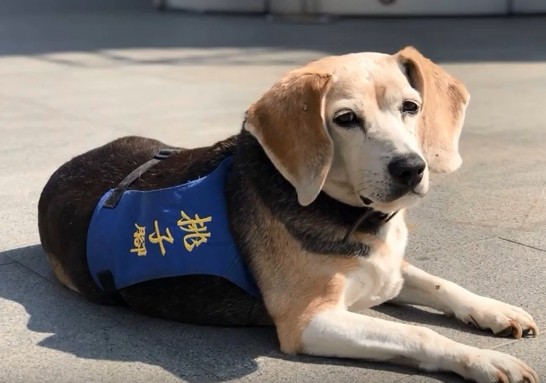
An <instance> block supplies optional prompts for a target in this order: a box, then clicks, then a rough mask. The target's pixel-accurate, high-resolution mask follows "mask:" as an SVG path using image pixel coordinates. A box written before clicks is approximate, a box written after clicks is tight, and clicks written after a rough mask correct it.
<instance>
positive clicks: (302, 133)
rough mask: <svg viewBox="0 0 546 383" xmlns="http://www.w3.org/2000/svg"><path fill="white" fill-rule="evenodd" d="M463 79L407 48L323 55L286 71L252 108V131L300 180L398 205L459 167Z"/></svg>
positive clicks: (307, 196)
mask: <svg viewBox="0 0 546 383" xmlns="http://www.w3.org/2000/svg"><path fill="white" fill-rule="evenodd" d="M468 100H469V94H468V92H467V90H466V88H465V87H464V85H463V84H462V83H461V82H459V81H458V80H457V79H455V78H453V77H452V76H450V75H449V74H448V73H446V72H445V71H444V70H443V69H441V68H440V67H439V66H438V65H436V64H434V63H433V62H431V61H430V60H428V59H426V58H425V57H423V56H422V55H421V54H420V53H419V52H418V51H417V50H415V49H414V48H411V47H408V48H405V49H403V50H402V51H400V52H398V53H396V54H395V55H385V54H379V53H356V54H349V55H344V56H334V57H326V58H324V59H321V60H318V61H315V62H312V63H310V64H308V65H307V66H305V67H303V68H301V69H298V70H295V71H292V72H289V73H288V74H287V75H286V76H285V77H284V78H282V79H281V80H280V81H279V82H278V83H277V84H275V85H274V86H273V87H272V88H271V89H270V90H269V91H268V92H267V93H265V94H264V95H263V96H262V98H261V99H260V100H258V101H257V102H256V103H254V104H253V105H252V106H251V107H250V108H249V110H248V111H247V120H246V123H245V129H246V130H248V131H249V132H250V133H251V134H252V135H254V137H256V138H257V140H258V141H259V142H260V144H261V145H262V147H263V148H264V150H265V152H266V153H267V155H268V156H269V158H270V159H271V161H272V162H273V164H274V165H275V167H276V168H277V169H278V171H279V172H280V173H281V174H282V175H283V176H284V177H285V178H286V179H287V180H288V181H289V182H290V183H291V184H292V185H293V186H294V188H295V189H296V192H297V194H298V200H299V202H300V204H301V205H304V206H305V205H308V204H310V203H312V202H313V201H314V200H315V198H316V197H317V195H318V194H319V193H320V191H321V190H323V191H324V192H325V193H327V194H328V195H330V196H331V197H333V198H335V199H337V200H339V201H342V202H345V203H347V204H350V205H354V206H362V205H363V204H364V205H370V206H372V207H374V208H376V209H378V210H382V211H385V212H391V211H395V210H399V209H401V208H405V207H408V206H410V205H412V204H414V203H415V202H416V201H417V200H418V199H419V198H420V197H422V196H424V195H425V194H426V192H427V190H428V171H429V169H430V170H432V171H436V172H451V171H454V170H456V169H457V168H458V167H459V166H460V164H461V162H462V161H461V157H460V155H459V151H458V141H459V135H460V133H461V128H462V124H463V120H464V115H465V109H466V106H467V104H468Z"/></svg>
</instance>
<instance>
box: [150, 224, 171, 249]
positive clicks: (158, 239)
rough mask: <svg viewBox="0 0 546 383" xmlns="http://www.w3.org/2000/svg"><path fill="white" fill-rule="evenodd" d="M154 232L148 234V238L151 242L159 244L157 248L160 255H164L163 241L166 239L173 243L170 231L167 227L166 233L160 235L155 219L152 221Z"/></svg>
mask: <svg viewBox="0 0 546 383" xmlns="http://www.w3.org/2000/svg"><path fill="white" fill-rule="evenodd" d="M154 228H155V230H154V232H153V233H152V234H150V235H149V236H148V239H149V240H150V242H151V243H155V244H158V245H159V249H160V250H161V255H165V253H166V252H167V251H166V250H165V245H164V244H163V241H167V242H169V243H173V242H174V239H173V236H172V235H171V231H170V230H169V228H167V229H165V233H166V235H161V232H160V230H159V223H158V222H157V219H156V220H155V221H154Z"/></svg>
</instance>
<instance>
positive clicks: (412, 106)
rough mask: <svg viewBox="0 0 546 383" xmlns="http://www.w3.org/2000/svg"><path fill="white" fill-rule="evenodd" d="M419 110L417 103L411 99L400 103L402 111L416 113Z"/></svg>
mask: <svg viewBox="0 0 546 383" xmlns="http://www.w3.org/2000/svg"><path fill="white" fill-rule="evenodd" d="M418 111H419V105H417V104H416V103H415V102H413V101H407V100H406V101H404V102H403V103H402V113H409V114H416V113H417V112H418Z"/></svg>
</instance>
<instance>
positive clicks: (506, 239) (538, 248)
mask: <svg viewBox="0 0 546 383" xmlns="http://www.w3.org/2000/svg"><path fill="white" fill-rule="evenodd" d="M498 238H499V239H502V240H503V241H506V242H512V243H515V244H516V245H520V246H525V247H528V248H530V249H534V250H538V251H543V252H546V249H541V248H540V247H535V246H531V245H526V244H525V243H521V242H518V241H514V240H513V239H508V238H503V237H498Z"/></svg>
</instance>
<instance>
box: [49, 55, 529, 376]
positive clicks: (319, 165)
mask: <svg viewBox="0 0 546 383" xmlns="http://www.w3.org/2000/svg"><path fill="white" fill-rule="evenodd" d="M469 98H470V96H469V93H468V91H467V89H466V88H465V86H464V85H463V84H462V83H461V82H460V81H459V80H457V79H456V78H454V77H452V76H451V75H449V74H448V73H446V71H445V70H444V69H442V68H441V67H440V66H438V65H437V64H435V63H433V62H432V61H430V60H429V59H427V58H425V57H424V56H423V55H422V54H421V53H420V52H419V51H418V50H416V49H415V48H413V47H406V48H404V49H403V50H401V51H399V52H397V53H396V54H393V55H388V54H381V53H354V54H347V55H341V56H332V57H325V58H323V59H319V60H317V61H314V62H311V63H309V64H308V65H306V66H304V67H302V68H299V69H295V70H293V71H290V72H288V73H287V74H286V75H285V76H284V77H282V78H281V79H280V81H279V82H277V83H276V84H274V85H273V86H272V87H271V89H269V90H268V91H267V92H266V93H265V94H264V95H263V96H262V97H261V98H260V99H259V100H258V101H257V102H255V103H254V104H252V105H251V106H250V107H249V109H248V110H247V111H246V114H245V118H244V123H243V127H242V130H241V132H240V133H239V134H237V135H235V136H233V137H230V138H227V139H226V140H224V141H221V142H218V143H216V144H215V145H213V146H209V147H201V148H195V149H182V148H175V147H171V146H168V145H165V144H163V143H161V142H159V141H156V140H152V139H148V138H142V137H124V138H120V139H117V140H115V141H113V142H110V143H108V144H106V145H104V146H102V147H99V148H96V149H94V150H91V151H89V152H87V153H84V154H82V155H80V156H77V157H75V158H73V159H72V160H70V161H69V162H67V163H66V164H64V165H63V166H61V167H60V168H59V169H58V170H57V171H56V172H55V173H54V174H53V175H52V176H51V178H50V179H49V181H48V183H47V185H46V186H45V188H44V190H43V192H42V194H41V197H40V201H39V207H38V210H39V211H38V225H39V232H40V238H41V243H42V246H43V248H44V251H45V253H46V254H47V257H48V259H49V262H50V264H51V267H52V270H53V272H54V274H55V275H56V277H57V279H58V280H59V281H60V283H61V284H63V285H64V286H66V287H68V288H70V289H72V290H74V291H76V292H78V293H80V294H81V295H83V296H84V297H85V298H87V299H88V300H90V301H93V302H97V303H100V304H124V305H128V306H130V307H131V308H133V309H134V310H136V311H138V312H140V313H143V314H146V315H151V316H155V317H160V318H165V319H170V320H177V321H181V322H186V323H194V324H203V325H218V326H239V325H258V326H259V325H271V324H273V325H274V326H275V327H276V331H277V335H278V340H279V343H280V348H281V350H282V351H283V352H286V353H304V354H311V355H316V356H325V357H342V358H357V359H365V360H374V361H383V362H392V363H403V364H406V365H411V366H414V367H416V368H418V369H421V370H425V371H451V372H454V373H456V374H458V375H460V376H461V377H463V378H466V379H470V380H474V381H477V382H479V383H486V382H530V383H536V382H538V381H539V378H538V375H537V373H536V372H535V371H534V370H533V369H532V368H531V367H529V366H528V365H526V364H525V363H524V362H522V361H520V360H518V359H516V358H514V357H512V356H510V355H507V354H504V353H501V352H498V351H493V350H486V349H480V348H476V347H471V346H467V345H464V344H461V343H457V342H455V341H453V340H450V339H448V338H446V337H444V336H441V335H439V334H438V333H436V332H434V331H432V330H430V329H427V328H425V327H422V326H414V325H408V324H403V323H395V322H391V321H387V320H383V319H377V318H372V317H369V316H366V315H363V314H361V312H362V311H363V310H365V309H367V308H370V307H374V306H377V305H380V304H382V303H384V302H395V303H403V304H416V305H423V306H428V307H431V308H434V309H436V310H439V311H441V312H443V313H445V314H446V315H452V316H455V317H456V318H457V319H459V320H461V321H463V322H464V323H466V324H468V325H471V326H473V327H476V328H479V329H489V330H491V331H492V332H493V333H494V334H497V335H501V336H512V337H515V338H521V337H522V336H526V335H528V334H530V333H532V334H534V335H535V336H536V335H537V334H538V332H539V331H538V328H537V325H536V324H535V322H534V320H533V318H532V317H531V315H529V314H528V313H527V312H525V311H524V310H522V309H521V308H518V307H514V306H511V305H508V304H505V303H502V302H500V301H497V300H494V299H490V298H487V297H483V296H479V295H476V294H474V293H472V292H470V291H468V290H466V289H464V288H463V287H460V286H458V285H456V284H454V283H452V282H449V281H447V280H444V279H441V278H440V277H437V276H433V275H430V274H428V273H426V272H425V271H423V270H420V269H418V268H417V267H415V266H413V265H411V264H410V263H408V262H407V261H406V260H404V250H405V247H406V241H407V236H408V231H407V228H406V224H405V222H404V216H405V214H404V211H405V210H406V209H408V208H410V207H412V206H414V205H415V204H416V203H417V202H418V201H419V200H421V199H422V198H423V197H424V196H425V194H426V193H427V191H428V185H429V171H434V172H443V173H449V172H453V171H455V170H456V169H457V168H458V167H459V166H460V165H461V162H462V160H461V157H460V155H459V150H458V141H459V136H460V133H461V130H462V126H463V121H464V117H465V111H466V107H467V105H468V102H469ZM220 168H222V169H224V168H225V169H227V170H225V171H223V170H222V172H223V173H221V174H220V173H218V172H220V170H218V169H220ZM218 174H220V175H218ZM214 177H220V178H222V177H223V178H222V179H223V180H222V181H221V182H220V186H219V188H217V190H219V192H218V191H214V192H213V191H210V193H209V192H208V191H206V189H202V188H201V189H196V190H197V191H196V192H195V193H194V195H193V196H192V197H188V200H191V201H195V203H197V204H200V203H201V201H200V199H201V198H204V199H206V198H208V197H207V196H208V195H209V194H211V195H212V194H214V193H216V194H214V196H213V197H210V201H209V202H205V203H204V204H201V205H199V206H201V207H200V209H202V211H200V212H196V211H193V212H190V213H188V212H184V211H180V210H181V208H180V206H178V205H176V204H175V205H174V210H178V211H176V213H177V214H178V216H179V217H178V218H179V220H178V221H177V224H178V228H177V227H176V226H172V227H171V229H170V231H165V230H163V229H162V228H161V224H162V223H161V222H159V226H158V220H157V219H156V220H155V221H154V224H155V227H154V225H152V224H151V223H149V224H147V225H148V226H146V228H145V227H144V225H143V224H142V225H141V226H139V224H138V223H134V222H133V221H131V220H129V221H130V222H129V223H130V226H131V228H130V229H127V228H124V229H123V230H122V229H118V228H117V226H115V225H114V224H112V225H114V226H111V223H112V222H113V220H115V218H112V216H110V215H107V216H105V218H104V216H103V218H102V221H100V219H99V218H97V219H99V221H100V222H101V224H97V227H99V229H97V230H98V231H95V229H91V226H93V225H91V223H92V221H93V220H95V219H96V218H95V216H96V215H97V214H98V213H97V211H99V212H100V211H103V210H104V211H105V212H106V213H104V214H110V211H111V210H112V209H110V210H108V208H112V206H116V204H118V203H121V202H123V201H124V199H125V198H129V197H128V195H133V194H134V195H140V194H145V192H147V191H149V192H150V193H152V194H153V193H155V191H154V190H156V191H157V190H158V189H161V190H166V189H169V190H171V189H172V190H175V189H176V190H179V189H178V188H180V186H179V185H182V189H183V188H185V187H186V186H185V185H191V186H192V187H193V186H194V185H195V184H197V185H202V184H204V183H206V182H209V181H210V180H211V179H213V178H214ZM214 179H216V178H214ZM214 179H213V180H212V181H210V182H216V181H214ZM199 187H200V186H199ZM173 188H174V189H173ZM180 190H181V189H180ZM203 190H205V192H203ZM139 193H140V194H139ZM131 198H132V197H131ZM161 198H163V197H161ZM161 198H160V199H161ZM165 198H166V197H165ZM165 198H164V199H165ZM169 198H170V197H169ZM184 198H185V197H184ZM192 198H194V199H192ZM224 199H225V201H224V202H225V209H224V210H225V213H222V212H218V213H214V214H212V215H210V216H209V215H207V214H208V213H207V212H206V211H205V210H206V207H207V206H208V205H209V204H216V203H217V202H218V201H220V202H221V201H223V200H224ZM120 200H121V202H119V201H120ZM184 201H186V200H184ZM184 201H183V202H182V204H184ZM220 202H218V203H220ZM192 203H193V202H192ZM184 206H186V205H184ZM114 210H115V208H114ZM134 210H138V209H134V208H129V209H128V213H127V214H132V213H133V211H134ZM152 210H153V211H154V212H156V211H158V210H161V207H159V208H158V209H155V208H154V209H152ZM164 210H168V209H167V208H166V209H164ZM194 213H195V214H194ZM101 214H102V213H101ZM158 214H159V213H158ZM215 214H217V215H222V216H224V218H217V217H216V215H215ZM152 219H153V217H152V218H150V220H152ZM222 220H224V221H225V222H223V223H222ZM150 222H152V221H150ZM213 222H214V223H215V224H222V225H224V226H227V228H224V229H221V228H219V229H218V230H224V231H225V233H224V234H225V235H226V236H227V237H229V236H231V237H230V238H228V239H227V240H226V241H227V242H221V243H220V242H219V243H217V244H216V245H215V246H216V247H214V249H215V250H214V251H213V253H214V254H220V257H223V254H224V250H225V252H228V248H229V249H230V250H229V251H232V250H233V249H232V246H231V244H232V243H234V244H235V247H236V248H235V250H233V252H232V253H233V254H232V253H230V254H232V255H233V258H231V256H232V255H230V256H229V261H228V263H229V264H230V265H236V270H235V273H238V275H239V277H232V276H225V275H224V274H222V272H209V271H199V270H201V269H199V270H198V271H196V272H193V273H192V272H187V273H186V272H184V273H183V275H177V274H176V273H174V274H173V275H170V274H169V275H167V276H162V277H157V278H155V279H152V280H142V278H141V279H138V278H137V279H134V280H133V282H131V281H125V282H123V283H121V282H120V281H121V280H122V277H119V276H116V275H113V273H112V272H111V270H110V269H111V268H116V267H118V268H121V269H122V272H124V270H125V267H126V266H120V265H119V264H118V263H116V262H118V261H117V260H116V261H112V259H118V258H116V257H117V255H116V254H117V247H115V246H117V245H115V244H114V242H116V241H118V240H119V238H121V241H122V242H123V243H124V245H123V246H126V251H125V253H124V254H123V257H125V258H131V259H133V258H134V259H137V261H138V260H143V261H142V262H145V261H144V259H151V258H153V257H151V256H149V254H148V256H146V252H147V251H149V250H150V249H151V248H154V249H156V251H157V252H158V253H155V258H157V259H159V260H160V262H161V260H167V259H169V257H170V254H171V253H168V252H170V251H171V249H172V248H174V247H175V246H177V247H176V248H177V249H181V250H177V251H178V253H176V256H178V258H181V259H185V258H190V257H192V254H193V253H192V252H191V251H196V249H202V248H206V247H207V246H208V245H209V244H212V243H213V241H214V238H215V236H216V234H215V233H214V232H213V231H211V230H208V226H207V225H208V224H212V223H213ZM173 225H174V223H173ZM184 225H185V226H184ZM101 227H102V229H100V228H101ZM154 229H155V230H154ZM131 230H133V231H134V233H133V232H132V231H131ZM146 230H148V231H146ZM226 233H227V234H226ZM175 234H176V235H178V236H179V237H180V238H177V239H176V240H175V239H174V237H173V235H175ZM227 237H226V238H227ZM230 241H231V242H230ZM116 243H117V242H116ZM183 245H184V246H183ZM93 246H101V249H102V250H101V251H102V257H103V259H102V260H101V261H100V262H106V264H107V263H108V262H111V263H112V265H113V264H116V265H117V266H115V265H113V266H108V267H107V266H104V267H103V268H104V270H103V271H104V272H103V271H101V272H96V273H95V271H96V270H95V271H94V270H91V269H92V268H93V267H95V266H93V267H90V265H92V263H93V262H95V261H94V260H93V259H89V258H92V257H90V255H88V252H89V251H94V250H92V248H93ZM145 246H147V247H148V250H146V248H145ZM211 246H212V245H211ZM183 247H185V248H186V250H184V248H183ZM129 248H131V251H129ZM159 251H161V253H159ZM184 251H187V252H186V253H184ZM105 254H106V255H105ZM180 254H182V255H180ZM207 256H208V255H207ZM237 257H240V259H239V258H237ZM170 258H174V257H170ZM195 258H196V257H194V258H193V259H195ZM197 258H198V257H197ZM137 261H134V262H137ZM146 262H147V260H146ZM165 262H167V261H165ZM214 262H215V261H214ZM214 262H212V263H214ZM221 262H224V261H221ZM97 267H99V269H100V267H102V266H97ZM127 267H130V266H127ZM151 267H152V266H150V267H149V268H151ZM154 267H155V266H154ZM169 267H171V266H169ZM169 267H167V269H169ZM172 267H175V266H172ZM222 267H223V266H222ZM230 267H231V266H230ZM109 268H110V269H109ZM147 269H148V268H146V270H147ZM101 270H102V269H101ZM169 270H170V269H169ZM229 270H232V269H229ZM230 272H231V271H230ZM101 273H102V274H101ZM245 273H246V274H245ZM95 274H96V275H95ZM167 274H168V270H167ZM238 278H239V279H238ZM241 281H242V282H241Z"/></svg>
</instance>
